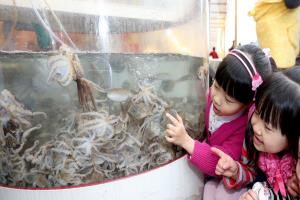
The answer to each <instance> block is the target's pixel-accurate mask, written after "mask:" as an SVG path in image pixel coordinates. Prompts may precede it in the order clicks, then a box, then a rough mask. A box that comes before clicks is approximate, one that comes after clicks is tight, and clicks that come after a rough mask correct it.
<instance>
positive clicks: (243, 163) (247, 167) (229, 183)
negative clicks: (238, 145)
mask: <svg viewBox="0 0 300 200" xmlns="http://www.w3.org/2000/svg"><path fill="white" fill-rule="evenodd" d="M237 164H238V173H237V177H236V179H233V178H232V177H225V176H224V177H223V182H224V185H225V186H226V187H227V188H229V189H239V188H242V187H244V186H246V185H248V184H249V183H251V182H253V181H254V178H255V176H256V166H255V162H254V161H251V162H249V157H248V153H247V149H246V145H245V141H244V144H243V149H242V155H241V158H240V161H239V162H237Z"/></svg>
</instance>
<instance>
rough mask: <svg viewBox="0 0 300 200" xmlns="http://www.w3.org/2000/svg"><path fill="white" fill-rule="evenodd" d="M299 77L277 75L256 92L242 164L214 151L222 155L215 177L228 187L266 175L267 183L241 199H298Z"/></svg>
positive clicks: (294, 71) (296, 70)
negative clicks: (296, 166)
mask: <svg viewBox="0 0 300 200" xmlns="http://www.w3.org/2000/svg"><path fill="white" fill-rule="evenodd" d="M299 77H300V68H293V69H291V70H288V71H286V72H275V73H274V74H273V75H271V77H270V78H269V79H268V80H267V81H266V82H265V83H263V84H262V85H261V87H260V88H259V89H258V90H257V94H256V97H255V99H256V101H255V107H253V108H254V109H250V110H253V112H249V116H250V119H249V123H248V126H247V131H246V137H245V142H244V145H243V149H242V156H241V159H240V162H237V161H234V160H233V159H232V158H231V157H230V156H228V155H227V154H225V153H224V152H222V151H221V150H219V149H217V148H212V151H213V152H215V153H216V154H217V155H218V156H220V160H219V161H218V164H217V167H216V174H218V175H223V177H224V178H223V180H224V184H225V185H226V186H227V187H228V188H232V189H238V188H241V187H244V186H246V185H247V184H249V183H251V182H253V181H254V180H255V177H256V176H257V172H258V171H261V172H263V175H265V181H266V182H257V183H255V184H254V186H253V188H252V189H251V190H248V191H247V192H245V193H244V194H243V195H242V196H241V198H240V199H241V200H246V199H249V200H272V199H293V198H295V199H297V198H296V197H295V196H296V195H297V193H299V192H300V191H299V188H298V187H295V186H297V179H296V174H295V164H296V158H297V147H298V138H299V135H300V134H299V122H300V101H299V99H300V81H299V79H300V78H299ZM261 177H262V176H261ZM232 199H234V198H232ZM237 199H238V198H237Z"/></svg>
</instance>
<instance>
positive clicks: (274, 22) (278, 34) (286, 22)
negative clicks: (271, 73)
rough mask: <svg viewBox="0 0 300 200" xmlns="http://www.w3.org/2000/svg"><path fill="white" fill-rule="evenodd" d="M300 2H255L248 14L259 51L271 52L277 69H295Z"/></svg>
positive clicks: (299, 30)
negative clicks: (251, 17)
mask: <svg viewBox="0 0 300 200" xmlns="http://www.w3.org/2000/svg"><path fill="white" fill-rule="evenodd" d="M299 4H300V0H258V1H257V3H256V5H255V7H254V8H253V10H251V11H250V12H249V15H250V16H253V17H254V19H255V21H256V34H257V38H258V42H259V44H260V46H261V47H262V48H270V49H271V53H272V57H273V58H274V59H275V61H276V64H277V66H278V67H279V68H288V67H292V66H294V65H295V61H296V57H297V55H298V53H299V39H300V6H299Z"/></svg>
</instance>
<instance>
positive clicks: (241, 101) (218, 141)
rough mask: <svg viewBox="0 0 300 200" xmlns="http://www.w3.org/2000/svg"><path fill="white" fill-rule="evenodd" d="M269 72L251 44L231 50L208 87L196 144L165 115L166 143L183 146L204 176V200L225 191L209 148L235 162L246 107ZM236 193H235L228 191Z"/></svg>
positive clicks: (266, 62) (178, 123)
mask: <svg viewBox="0 0 300 200" xmlns="http://www.w3.org/2000/svg"><path fill="white" fill-rule="evenodd" d="M271 73H272V66H271V63H270V60H269V58H268V56H266V55H265V54H264V52H263V51H262V50H261V49H260V48H258V47H256V46H254V45H244V46H241V47H240V48H239V49H234V50H232V51H231V52H230V53H229V54H228V55H227V56H226V57H225V58H224V59H223V61H222V62H221V63H220V65H219V66H218V69H217V72H216V76H215V81H214V82H213V85H212V86H211V88H210V90H209V93H208V97H207V106H206V111H205V129H206V133H207V138H206V140H205V141H203V142H200V141H197V140H194V139H192V138H191V137H190V136H189V134H188V133H187V131H186V130H185V127H184V125H183V122H182V119H181V117H180V116H178V115H177V116H176V117H173V116H171V115H170V114H167V117H168V118H169V119H170V121H171V124H168V125H167V130H166V139H167V141H169V142H171V143H173V144H176V145H179V146H181V147H183V148H184V149H185V150H186V151H187V152H188V154H189V157H188V158H189V161H190V163H192V164H193V165H195V167H196V168H197V169H199V170H200V171H201V172H203V173H204V174H205V175H207V182H206V183H205V186H204V200H207V199H223V200H224V199H226V194H227V193H228V192H227V189H226V188H225V187H224V185H223V183H222V181H221V177H220V176H218V175H216V174H215V169H216V165H217V162H218V159H219V157H218V156H216V155H215V154H214V153H212V152H211V150H210V148H211V147H216V148H218V149H221V150H222V151H224V152H226V153H227V154H228V155H230V156H231V157H232V158H233V159H235V160H238V159H239V157H240V155H241V149H242V144H243V140H244V133H245V128H246V124H247V114H248V108H249V107H250V106H251V104H252V103H253V99H254V94H255V92H256V89H257V88H258V87H259V85H260V84H261V83H262V81H263V80H264V79H265V78H266V77H267V76H269V75H270V74H271ZM232 192H234V193H237V196H239V191H232Z"/></svg>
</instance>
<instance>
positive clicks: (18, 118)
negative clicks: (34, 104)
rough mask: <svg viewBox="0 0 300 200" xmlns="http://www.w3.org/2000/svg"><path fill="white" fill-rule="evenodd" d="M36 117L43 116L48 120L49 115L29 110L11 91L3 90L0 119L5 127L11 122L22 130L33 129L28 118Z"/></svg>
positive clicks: (0, 99) (0, 95)
mask: <svg viewBox="0 0 300 200" xmlns="http://www.w3.org/2000/svg"><path fill="white" fill-rule="evenodd" d="M36 115H42V116H44V118H47V114H46V113H44V112H32V111H30V110H27V109H26V108H25V106H24V105H23V104H22V103H21V102H19V101H18V100H17V99H16V98H15V96H14V95H13V94H12V93H11V92H10V91H8V90H6V89H4V90H2V92H1V94H0V117H1V121H2V125H3V126H4V127H6V126H7V125H8V123H9V122H10V123H12V124H14V125H15V126H21V128H28V127H31V123H30V122H29V121H28V119H26V118H28V117H33V116H36Z"/></svg>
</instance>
